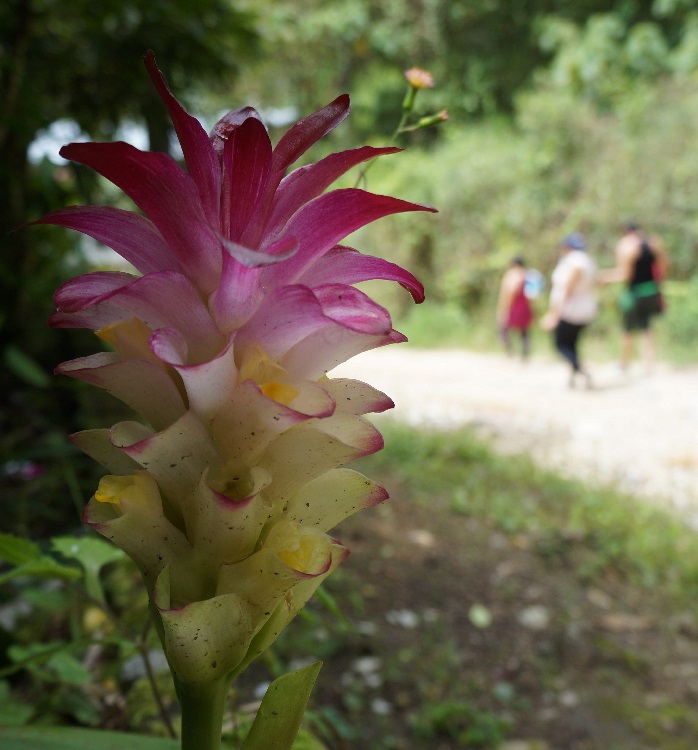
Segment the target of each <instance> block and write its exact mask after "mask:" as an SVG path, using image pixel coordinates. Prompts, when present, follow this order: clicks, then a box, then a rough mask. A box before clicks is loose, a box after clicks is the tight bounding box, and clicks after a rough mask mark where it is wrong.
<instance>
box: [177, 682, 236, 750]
mask: <svg viewBox="0 0 698 750" xmlns="http://www.w3.org/2000/svg"><path fill="white" fill-rule="evenodd" d="M175 681H176V683H177V695H178V697H179V704H180V706H181V708H182V750H220V746H221V733H222V727H223V713H224V711H225V705H226V696H227V695H228V688H229V686H230V683H229V681H228V680H227V679H223V680H220V681H219V682H213V683H203V684H199V683H190V682H183V681H181V680H179V679H177V678H176V677H175Z"/></svg>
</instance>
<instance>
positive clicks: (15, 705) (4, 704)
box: [0, 680, 34, 727]
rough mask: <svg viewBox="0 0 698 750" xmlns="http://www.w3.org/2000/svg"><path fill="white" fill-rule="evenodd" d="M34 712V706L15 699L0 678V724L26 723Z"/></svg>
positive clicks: (20, 724)
mask: <svg viewBox="0 0 698 750" xmlns="http://www.w3.org/2000/svg"><path fill="white" fill-rule="evenodd" d="M33 713H34V707H33V706H30V705H29V704H28V703H24V702H23V701H20V700H18V699H16V698H15V697H14V696H13V695H12V693H11V692H10V686H9V684H8V683H7V682H5V680H0V726H14V727H19V726H22V724H26V723H27V722H28V721H29V719H31V717H32V715H33Z"/></svg>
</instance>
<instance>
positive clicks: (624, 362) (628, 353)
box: [620, 331, 633, 370]
mask: <svg viewBox="0 0 698 750" xmlns="http://www.w3.org/2000/svg"><path fill="white" fill-rule="evenodd" d="M632 358H633V332H632V331H623V336H622V338H621V342H620V366H621V367H622V368H623V370H627V369H628V367H630V361H631V360H632Z"/></svg>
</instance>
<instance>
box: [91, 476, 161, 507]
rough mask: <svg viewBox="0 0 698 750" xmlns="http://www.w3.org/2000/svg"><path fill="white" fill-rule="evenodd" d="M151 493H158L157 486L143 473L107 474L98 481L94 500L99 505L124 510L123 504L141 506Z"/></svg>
mask: <svg viewBox="0 0 698 750" xmlns="http://www.w3.org/2000/svg"><path fill="white" fill-rule="evenodd" d="M153 492H155V493H157V492H158V488H157V484H156V483H155V480H154V479H153V478H152V477H151V476H150V475H149V474H147V473H146V472H144V471H139V472H136V473H135V474H130V475H129V476H115V475H113V474H107V476H104V477H102V478H101V479H100V480H99V487H98V488H97V492H95V500H97V501H98V502H100V503H111V504H112V505H116V506H117V507H118V508H120V509H121V510H124V503H126V505H133V504H143V503H145V502H146V498H147V496H148V495H149V494H151V493H153Z"/></svg>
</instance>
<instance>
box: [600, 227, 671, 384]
mask: <svg viewBox="0 0 698 750" xmlns="http://www.w3.org/2000/svg"><path fill="white" fill-rule="evenodd" d="M668 267H669V258H668V254H667V251H666V247H665V246H664V243H663V242H662V240H661V238H659V237H658V236H656V235H652V236H649V235H646V234H645V233H644V232H643V231H642V229H641V228H640V226H639V225H638V224H635V223H634V222H628V223H626V224H625V225H624V226H623V230H622V234H621V237H620V239H619V240H618V244H617V245H616V266H615V268H609V269H605V270H602V271H599V273H598V276H597V278H598V281H599V283H601V284H609V283H613V282H622V283H624V284H625V287H624V289H623V291H622V293H621V296H620V298H619V300H618V304H619V307H620V311H621V318H622V327H623V334H622V339H621V354H620V364H621V368H622V369H623V370H624V371H627V369H628V367H629V366H630V361H631V359H632V356H633V349H634V336H635V334H636V333H638V332H639V333H640V336H641V342H642V344H641V348H642V359H643V362H644V365H645V370H646V371H647V372H650V371H651V370H652V367H653V366H654V360H655V340H654V334H653V331H652V320H653V318H654V317H655V316H657V315H659V314H661V313H662V312H663V311H664V300H663V297H662V293H661V290H660V287H659V284H660V282H661V280H662V279H663V278H664V276H665V274H666V272H667V269H668Z"/></svg>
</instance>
